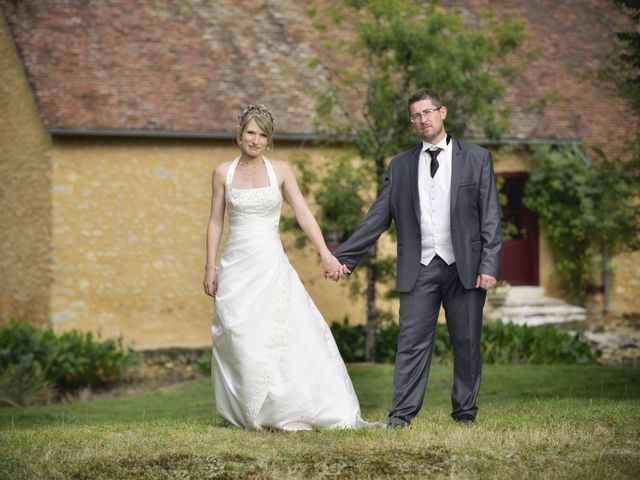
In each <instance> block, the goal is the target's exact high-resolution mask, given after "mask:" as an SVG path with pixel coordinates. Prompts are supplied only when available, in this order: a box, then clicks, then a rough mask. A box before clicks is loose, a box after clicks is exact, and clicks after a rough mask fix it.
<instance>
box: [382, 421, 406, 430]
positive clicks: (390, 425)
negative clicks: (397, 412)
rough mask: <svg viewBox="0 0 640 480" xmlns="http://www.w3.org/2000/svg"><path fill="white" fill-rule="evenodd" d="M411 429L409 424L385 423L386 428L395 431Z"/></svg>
mask: <svg viewBox="0 0 640 480" xmlns="http://www.w3.org/2000/svg"><path fill="white" fill-rule="evenodd" d="M409 427H411V423H410V422H398V421H396V422H389V423H387V428H390V429H396V428H409Z"/></svg>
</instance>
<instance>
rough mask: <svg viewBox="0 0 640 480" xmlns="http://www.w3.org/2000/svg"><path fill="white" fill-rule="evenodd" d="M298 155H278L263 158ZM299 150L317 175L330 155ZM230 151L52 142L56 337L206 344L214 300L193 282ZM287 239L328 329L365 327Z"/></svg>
mask: <svg viewBox="0 0 640 480" xmlns="http://www.w3.org/2000/svg"><path fill="white" fill-rule="evenodd" d="M300 151H301V149H300V147H299V146H297V145H286V144H285V145H283V146H281V145H277V146H276V149H275V151H274V152H273V154H272V157H273V158H277V159H283V160H289V159H290V157H291V156H292V155H295V154H296V153H299V152H300ZM304 152H305V153H306V154H308V155H310V161H312V162H314V164H316V165H318V166H320V165H321V164H322V161H324V160H325V159H327V158H330V157H331V154H330V152H327V151H323V150H320V149H315V148H305V149H304ZM236 153H237V149H236V148H235V147H234V146H233V145H232V144H231V141H204V140H169V139H147V140H145V139H128V140H127V139H105V138H100V139H97V138H84V139H80V138H77V137H76V138H65V137H56V139H55V141H54V145H53V154H52V163H53V184H54V187H53V219H54V220H53V242H52V243H53V252H54V253H53V278H54V281H53V284H52V287H51V288H52V292H51V293H52V305H51V318H52V321H53V324H54V325H55V327H56V328H57V329H59V330H66V329H72V328H80V329H88V330H93V331H98V332H100V333H101V335H102V336H103V337H119V336H122V337H124V338H125V339H127V340H128V341H130V342H131V343H132V344H133V345H134V346H135V347H136V348H158V347H166V346H188V347H196V346H204V345H208V344H209V343H210V325H211V315H212V312H213V302H212V300H211V299H210V298H209V297H207V296H205V295H204V294H203V293H202V286H201V282H202V275H203V265H204V235H205V229H206V224H207V221H208V216H209V202H210V181H211V173H212V171H213V168H214V167H215V166H216V165H217V164H218V163H220V162H222V161H226V160H229V159H232V158H234V157H235V155H236ZM319 168H321V167H319ZM284 238H285V248H286V250H287V252H288V254H289V256H290V258H291V260H292V263H293V265H294V267H295V268H296V269H297V271H298V273H299V275H300V277H301V278H302V280H303V282H304V283H305V284H306V286H307V288H308V290H309V292H310V293H311V296H312V298H313V299H314V300H315V301H316V303H317V304H318V306H319V308H320V310H321V311H322V313H323V314H324V316H325V319H326V320H327V321H329V322H331V321H333V320H342V318H343V317H344V316H345V315H349V317H350V320H351V322H352V323H360V322H362V321H363V320H364V310H363V308H364V301H363V300H358V301H356V302H354V301H353V300H352V299H350V298H349V296H348V288H347V286H346V285H345V284H344V283H341V284H340V285H336V284H335V283H332V282H329V281H325V280H324V279H322V278H321V269H320V264H319V261H318V259H317V256H316V254H315V252H314V251H313V248H312V247H309V248H307V249H305V250H298V249H296V248H295V247H294V246H293V241H292V240H293V238H292V235H290V234H286V235H285V236H284ZM381 306H382V308H385V305H384V302H382V305H381ZM387 308H392V307H389V306H387Z"/></svg>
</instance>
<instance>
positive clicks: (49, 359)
mask: <svg viewBox="0 0 640 480" xmlns="http://www.w3.org/2000/svg"><path fill="white" fill-rule="evenodd" d="M132 358H133V354H132V351H131V350H130V349H128V348H125V347H124V346H123V345H122V340H105V341H99V340H95V339H94V337H93V335H92V334H91V333H88V332H78V331H71V332H65V333H62V334H60V335H56V334H55V333H54V332H53V330H52V329H51V328H47V329H38V328H36V327H34V326H33V325H31V324H29V323H24V322H16V321H10V322H9V323H8V324H6V325H3V326H0V372H2V374H3V378H9V377H15V376H21V375H24V376H29V377H30V378H33V379H40V380H42V381H43V382H44V381H46V382H47V384H50V385H51V386H52V387H53V388H55V389H56V390H57V391H58V392H59V393H64V392H67V391H72V390H75V389H78V388H81V387H105V386H109V385H112V384H114V383H116V382H117V381H119V380H121V379H122V378H123V376H124V374H125V372H126V369H127V367H128V366H129V365H130V363H131V361H132ZM7 372H9V373H7ZM11 372H13V373H11ZM7 381H9V380H7ZM26 389H27V386H26V385H25V390H26ZM45 390H46V389H45ZM17 396H18V397H19V395H17ZM14 397H16V395H14Z"/></svg>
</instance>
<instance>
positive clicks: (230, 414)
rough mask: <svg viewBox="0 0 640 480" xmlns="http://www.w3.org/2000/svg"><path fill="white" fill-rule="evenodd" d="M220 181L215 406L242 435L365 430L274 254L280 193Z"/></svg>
mask: <svg viewBox="0 0 640 480" xmlns="http://www.w3.org/2000/svg"><path fill="white" fill-rule="evenodd" d="M238 160H239V159H238V158H236V159H235V160H234V161H233V162H232V164H231V166H230V168H229V170H228V173H227V177H226V180H225V201H226V207H227V209H228V212H229V236H228V239H227V243H226V245H225V247H224V250H223V252H222V257H221V259H220V265H219V266H218V283H219V287H218V291H217V292H216V308H215V314H214V319H213V328H212V332H213V357H212V376H213V383H214V389H215V397H216V409H217V411H218V413H219V414H220V415H221V416H222V417H223V418H225V419H226V420H227V421H228V422H229V423H230V424H231V425H234V426H237V427H245V428H247V429H251V430H262V429H280V430H312V429H320V428H359V427H367V426H372V425H373V424H368V423H367V422H364V421H363V420H362V419H361V417H360V407H359V404H358V399H357V397H356V394H355V391H354V389H353V385H352V384H351V379H350V378H349V375H348V374H347V370H346V368H345V365H344V362H343V361H342V358H341V357H340V354H339V352H338V348H337V347H336V343H335V341H334V339H333V336H332V335H331V331H330V330H329V328H328V327H327V324H326V322H325V321H324V319H323V318H322V315H321V314H320V312H319V311H318V309H317V308H316V306H315V304H314V303H313V301H312V300H311V298H310V297H309V295H308V293H307V291H306V290H305V288H304V286H303V285H302V282H301V281H300V279H299V278H298V275H297V274H296V272H295V270H294V269H293V268H292V266H291V264H290V263H289V259H288V258H287V256H286V255H285V252H284V250H283V248H282V242H281V240H280V236H279V233H278V223H279V220H280V207H281V205H282V195H281V193H280V188H279V186H278V180H277V178H276V174H275V171H274V169H273V167H272V165H271V163H270V162H269V160H267V159H266V158H265V159H264V163H265V165H266V168H267V172H268V174H269V183H270V186H268V187H264V188H252V189H238V188H232V187H231V182H232V179H233V173H234V171H235V168H236V166H237V164H238Z"/></svg>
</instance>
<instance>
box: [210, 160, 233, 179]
mask: <svg viewBox="0 0 640 480" xmlns="http://www.w3.org/2000/svg"><path fill="white" fill-rule="evenodd" d="M232 163H233V162H232V161H229V162H222V163H220V164H218V165H216V166H215V167H214V169H213V175H212V178H213V180H215V179H219V180H223V181H224V179H225V178H226V176H227V172H228V171H229V167H231V164H232Z"/></svg>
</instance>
